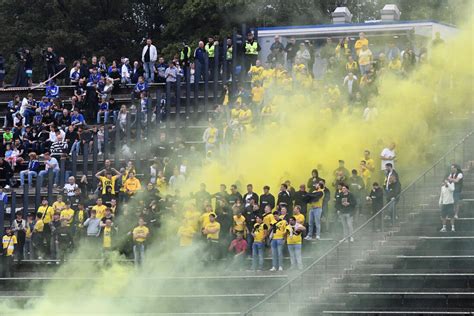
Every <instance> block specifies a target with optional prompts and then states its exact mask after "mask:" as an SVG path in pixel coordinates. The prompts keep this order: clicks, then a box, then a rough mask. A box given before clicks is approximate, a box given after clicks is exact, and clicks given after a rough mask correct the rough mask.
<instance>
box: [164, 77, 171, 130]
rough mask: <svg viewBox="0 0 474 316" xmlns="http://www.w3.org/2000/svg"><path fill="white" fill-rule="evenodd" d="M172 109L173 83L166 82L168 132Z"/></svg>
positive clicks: (166, 123) (166, 125) (166, 122)
mask: <svg viewBox="0 0 474 316" xmlns="http://www.w3.org/2000/svg"><path fill="white" fill-rule="evenodd" d="M170 108H171V82H169V81H167V82H166V117H165V127H166V130H169V128H170V121H171V120H170Z"/></svg>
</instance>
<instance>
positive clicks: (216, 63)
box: [206, 43, 225, 117]
mask: <svg viewBox="0 0 474 316" xmlns="http://www.w3.org/2000/svg"><path fill="white" fill-rule="evenodd" d="M223 45H225V43H223ZM219 54H220V51H219V46H218V45H216V46H215V47H214V65H212V67H214V72H213V73H214V78H212V80H213V85H212V87H213V89H212V90H213V100H214V105H215V104H217V84H218V80H219ZM206 114H207V113H206ZM206 117H207V115H206Z"/></svg>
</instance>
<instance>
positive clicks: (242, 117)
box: [239, 104, 253, 132]
mask: <svg viewBox="0 0 474 316" xmlns="http://www.w3.org/2000/svg"><path fill="white" fill-rule="evenodd" d="M252 120H253V113H252V110H251V109H249V108H248V107H247V105H246V104H242V110H241V111H240V113H239V123H240V124H241V125H242V127H243V128H244V130H245V131H247V132H248V131H250V130H251V128H252Z"/></svg>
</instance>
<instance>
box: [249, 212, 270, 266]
mask: <svg viewBox="0 0 474 316" xmlns="http://www.w3.org/2000/svg"><path fill="white" fill-rule="evenodd" d="M255 221H256V223H255V224H254V225H253V230H252V237H253V244H252V270H257V271H262V269H263V252H264V246H265V239H266V238H267V236H268V226H267V225H266V224H265V223H263V219H262V215H260V214H258V215H256V216H255ZM257 260H258V262H257Z"/></svg>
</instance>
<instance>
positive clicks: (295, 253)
mask: <svg viewBox="0 0 474 316" xmlns="http://www.w3.org/2000/svg"><path fill="white" fill-rule="evenodd" d="M288 252H289V253H290V262H291V267H292V268H294V267H295V265H296V266H297V267H298V269H300V270H301V269H303V257H302V256H301V244H298V245H288Z"/></svg>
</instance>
